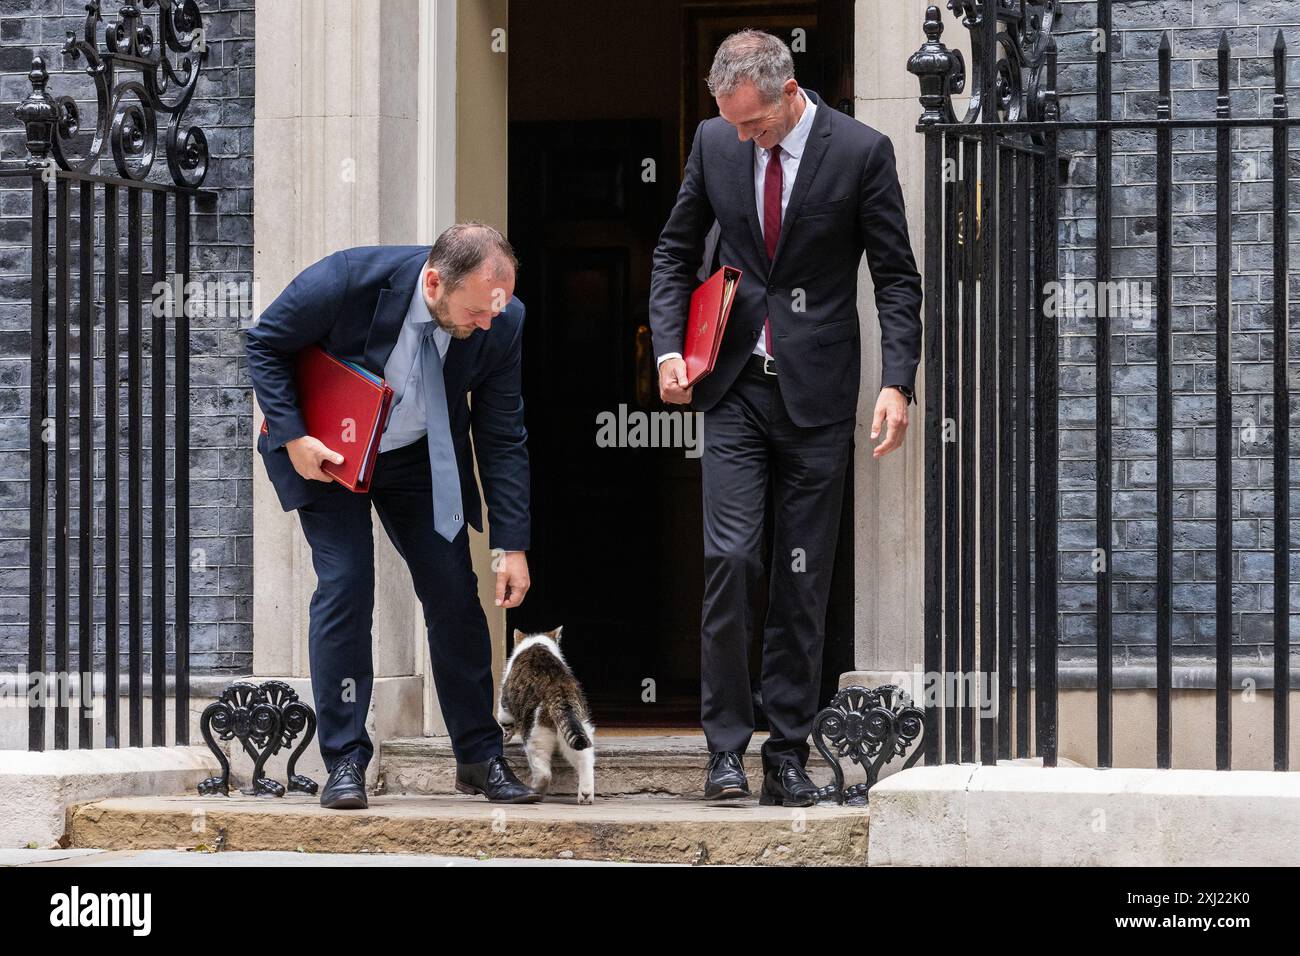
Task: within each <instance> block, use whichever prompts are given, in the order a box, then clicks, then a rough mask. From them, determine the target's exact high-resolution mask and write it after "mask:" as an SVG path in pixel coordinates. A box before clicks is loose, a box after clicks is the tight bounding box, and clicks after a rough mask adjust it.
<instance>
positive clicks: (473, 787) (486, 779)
mask: <svg viewBox="0 0 1300 956" xmlns="http://www.w3.org/2000/svg"><path fill="white" fill-rule="evenodd" d="M456 790H457V792H458V793H481V794H483V795H484V796H485V797H487V798H488V800H489V801H490V802H492V803H537V802H539V801H540V800H541V799H542V795H541V794H540V793H538V792H537V791H536V790H534V789H532V788H531V787H529V786H528V785H527V784H525V783H523V782H522V781H520V779H519V778H518V777H516V776H515V774H514V771H513V770H511V769H510V764H508V763H506V759H505V758H504V757H502V756H500V755H498V756H496V757H489V758H488V759H487V760H484V761H483V762H482V763H458V764H456Z"/></svg>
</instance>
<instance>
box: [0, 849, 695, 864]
mask: <svg viewBox="0 0 1300 956" xmlns="http://www.w3.org/2000/svg"><path fill="white" fill-rule="evenodd" d="M650 865H656V864H645V863H620V862H606V861H599V860H568V859H552V860H521V859H514V858H489V857H460V856H438V855H434V854H429V853H295V852H286V851H265V852H247V853H243V852H238V851H234V850H227V851H224V852H221V853H204V852H197V851H194V850H75V849H70V850H5V849H0V867H33V866H38V867H51V866H109V867H160V866H207V867H224V866H349V867H351V866H384V867H389V866H477V867H484V866H624V867H626V866H650ZM658 865H663V864H658ZM670 865H671V864H670Z"/></svg>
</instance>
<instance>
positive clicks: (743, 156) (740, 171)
mask: <svg viewBox="0 0 1300 956" xmlns="http://www.w3.org/2000/svg"><path fill="white" fill-rule="evenodd" d="M736 143H737V145H738V146H739V147H740V148H739V149H738V150H737V153H736V166H737V171H736V177H735V178H736V186H737V188H739V190H740V202H741V207H742V208H743V209H744V210H745V221H746V222H748V223H749V231H750V233H751V234H752V235H753V237H754V248H755V249H757V250H758V259H757V260H756V261H757V262H760V263H762V264H763V265H764V266H765V267H766V266H767V245H766V244H765V243H764V242H763V228H762V226H760V225H759V222H758V202H757V200H756V198H755V195H754V148H755V147H754V141H753V140H752V139H751V140H748V141H747V142H744V143H742V142H740V140H739V139H737V140H736Z"/></svg>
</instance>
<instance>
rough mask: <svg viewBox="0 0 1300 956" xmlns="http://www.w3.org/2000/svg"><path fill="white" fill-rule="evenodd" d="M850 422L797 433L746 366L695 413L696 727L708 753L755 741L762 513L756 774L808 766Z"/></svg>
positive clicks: (774, 384) (770, 379)
mask: <svg viewBox="0 0 1300 956" xmlns="http://www.w3.org/2000/svg"><path fill="white" fill-rule="evenodd" d="M854 425H855V419H854V418H847V419H844V420H842V421H839V422H833V423H831V424H829V425H821V426H817V427H812V428H801V427H799V426H798V425H795V424H794V423H793V422H791V421H790V417H789V415H787V414H786V409H785V404H784V402H783V401H782V398H781V385H780V378H779V376H773V375H767V374H765V373H763V372H762V371H761V367H759V366H758V364H757V363H756V362H755V361H754V360H751V361H749V362H748V363H746V365H745V368H744V369H743V370H742V371H741V373H740V376H739V377H738V378H737V379H736V382H735V383H734V384H733V385H732V386H731V388H730V389H728V391H727V392H726V393H725V394H724V395H723V397H722V398H721V399H720V400H719V402H718V403H717V405H715V406H714V407H713V408H712V409H711V410H709V411H708V412H705V413H704V451H703V455H702V456H701V474H702V479H703V492H704V575H705V577H704V602H703V613H702V621H701V674H700V680H701V687H700V691H701V695H700V697H701V699H700V709H701V714H700V717H701V722H702V723H703V725H704V734H705V738H706V740H707V742H708V747H709V751H710V752H714V753H716V752H718V751H723V750H731V751H736V752H739V753H743V752H744V751H745V749H746V748H747V747H748V746H749V741H750V738H751V736H752V735H753V732H754V708H753V697H752V694H751V691H750V680H749V645H750V638H751V635H752V634H753V618H754V610H753V608H754V604H755V601H756V599H757V597H758V593H757V588H758V583H759V578H760V577H761V574H762V568H763V557H764V556H763V554H762V548H763V540H764V532H765V530H766V529H765V528H764V521H765V512H766V508H765V504H766V500H767V496H768V494H771V496H772V513H773V527H772V529H771V531H772V534H771V542H772V550H771V555H770V561H769V566H768V571H769V590H768V604H767V618H766V620H765V621H764V624H763V646H762V670H761V674H760V678H759V680H760V690H761V693H762V699H763V709H764V711H765V713H766V715H767V720H768V724H769V727H770V729H771V734H770V736H769V738H768V740H767V742H766V743H765V744H764V745H763V750H762V754H763V764H764V767H765V768H771V767H775V766H777V765H778V764H779V763H780V761H782V760H783V759H785V758H786V757H792V758H794V759H795V760H796V761H797V762H798V763H799V764H800V765H801V766H803V765H805V764H806V763H807V761H808V750H809V748H808V736H809V734H810V733H811V731H812V723H813V718H814V717H815V716H816V714H817V710H818V707H819V701H818V699H817V698H818V693H819V689H820V684H821V669H822V646H823V643H824V640H825V635H826V606H827V601H828V599H829V594H830V584H831V569H832V565H833V563H834V559H835V545H836V538H837V537H838V533H839V524H840V506H841V502H842V499H843V492H844V477H845V473H846V472H847V469H848V465H849V461H850V459H851V457H852V449H853V430H854Z"/></svg>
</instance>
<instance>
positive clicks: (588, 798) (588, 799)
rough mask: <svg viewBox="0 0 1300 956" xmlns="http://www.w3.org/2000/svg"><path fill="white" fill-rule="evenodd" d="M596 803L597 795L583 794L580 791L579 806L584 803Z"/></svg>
mask: <svg viewBox="0 0 1300 956" xmlns="http://www.w3.org/2000/svg"><path fill="white" fill-rule="evenodd" d="M595 802H596V794H595V793H582V792H581V791H579V793H578V803H579V804H583V803H595Z"/></svg>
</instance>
